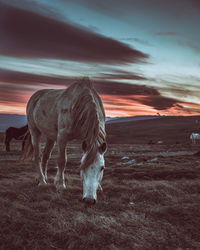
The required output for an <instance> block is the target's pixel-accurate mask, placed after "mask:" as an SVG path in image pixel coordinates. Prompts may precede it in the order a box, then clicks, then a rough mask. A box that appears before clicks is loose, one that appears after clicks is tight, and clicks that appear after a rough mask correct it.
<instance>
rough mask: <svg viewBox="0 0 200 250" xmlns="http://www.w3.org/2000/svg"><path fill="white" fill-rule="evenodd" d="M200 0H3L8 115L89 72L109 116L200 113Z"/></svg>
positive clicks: (1, 88)
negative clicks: (44, 91)
mask: <svg viewBox="0 0 200 250" xmlns="http://www.w3.org/2000/svg"><path fill="white" fill-rule="evenodd" d="M199 12H200V4H199V3H197V1H190V0H183V1H172V0H170V1H159V4H157V1H156V0H143V1H137V0H125V1H118V0H117V1H114V0H111V1H108V2H107V1H104V2H101V4H100V3H99V1H97V0H94V1H89V0H86V1H80V0H75V1H74V0H73V1H62V0H58V1H54V0H48V1H46V0H33V1H29V0H22V1H20V5H19V3H18V1H9V2H8V1H7V0H0V37H1V43H0V113H8V114H25V113H26V104H27V101H28V100H29V98H30V96H31V95H32V94H33V93H34V92H35V91H37V90H39V89H43V88H56V89H62V88H66V87H68V86H69V85H70V84H71V83H73V82H75V81H76V80H77V79H79V78H80V77H84V76H88V77H90V79H91V81H92V82H93V85H94V88H95V89H96V90H97V92H98V93H99V95H100V96H101V98H102V101H103V104H104V107H105V111H106V116H109V117H120V116H135V115H156V114H160V115H172V116H175V115H199V114H200V91H199V85H200V56H199V52H200V46H199V44H200V33H199V32H198V30H199V26H200V15H199Z"/></svg>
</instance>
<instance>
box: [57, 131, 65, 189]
mask: <svg viewBox="0 0 200 250" xmlns="http://www.w3.org/2000/svg"><path fill="white" fill-rule="evenodd" d="M57 144H58V159H57V164H58V169H57V174H56V177H55V185H56V188H57V189H62V188H66V184H65V166H66V152H65V148H66V138H65V136H62V135H59V136H58V141H57Z"/></svg>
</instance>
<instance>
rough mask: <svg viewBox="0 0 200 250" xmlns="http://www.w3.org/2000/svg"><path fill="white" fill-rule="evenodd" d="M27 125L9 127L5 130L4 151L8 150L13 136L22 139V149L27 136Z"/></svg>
mask: <svg viewBox="0 0 200 250" xmlns="http://www.w3.org/2000/svg"><path fill="white" fill-rule="evenodd" d="M28 134H29V133H28V125H25V126H23V127H21V128H15V127H9V128H8V129H6V132H5V141H4V142H5V146H6V151H7V152H10V142H11V140H12V139H13V138H14V139H15V140H21V141H22V150H23V148H24V144H25V141H26V139H27V136H28Z"/></svg>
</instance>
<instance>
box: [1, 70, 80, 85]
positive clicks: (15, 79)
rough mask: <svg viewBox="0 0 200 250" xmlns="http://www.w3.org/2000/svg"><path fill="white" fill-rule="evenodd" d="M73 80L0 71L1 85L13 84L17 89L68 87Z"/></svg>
mask: <svg viewBox="0 0 200 250" xmlns="http://www.w3.org/2000/svg"><path fill="white" fill-rule="evenodd" d="M75 79H76V77H74V78H68V77H59V76H57V77H56V76H50V75H49V76H48V75H36V74H29V73H25V72H18V71H11V70H4V69H0V82H3V83H13V84H17V85H18V87H19V86H20V85H23V86H24V85H33V86H36V85H38V87H39V86H40V85H43V84H47V85H55V86H56V85H65V86H69V84H71V83H72V81H74V80H75Z"/></svg>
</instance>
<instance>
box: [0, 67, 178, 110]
mask: <svg viewBox="0 0 200 250" xmlns="http://www.w3.org/2000/svg"><path fill="white" fill-rule="evenodd" d="M116 72H118V73H125V71H123V70H122V71H121V70H116ZM76 80H77V77H74V78H73V77H72V78H67V77H66V78H61V77H58V76H57V77H56V76H42V75H34V74H28V73H22V72H16V71H9V70H0V82H2V83H4V86H1V95H0V97H1V98H2V100H4V101H5V100H6V101H9V100H10V101H12V100H13V99H16V98H18V99H19V100H20V98H21V92H26V93H27V95H29V96H30V93H31V92H33V91H35V86H36V85H38V89H42V88H43V86H45V85H46V87H47V86H49V85H50V86H49V87H50V88H55V87H56V85H57V86H58V85H64V86H66V87H67V86H69V85H70V84H72V83H73V82H75V81H76ZM91 81H92V82H93V85H94V88H95V89H96V91H97V92H98V93H99V94H100V95H102V96H103V95H106V96H109V100H107V103H110V104H111V103H112V104H113V105H116V106H123V105H127V106H128V105H131V103H132V102H134V103H135V102H138V103H141V104H144V105H147V106H150V107H153V108H155V109H157V110H165V109H168V108H171V107H174V106H176V104H177V103H178V101H177V100H175V99H172V98H167V97H163V96H161V95H160V92H159V91H158V90H156V89H154V88H152V87H148V86H146V85H134V84H129V83H124V82H123V83H120V82H117V81H109V80H107V81H106V80H94V79H91ZM33 87H34V88H33ZM15 96H16V97H15ZM118 97H119V98H121V100H123V102H121V103H120V102H115V98H118ZM18 99H17V100H18Z"/></svg>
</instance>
